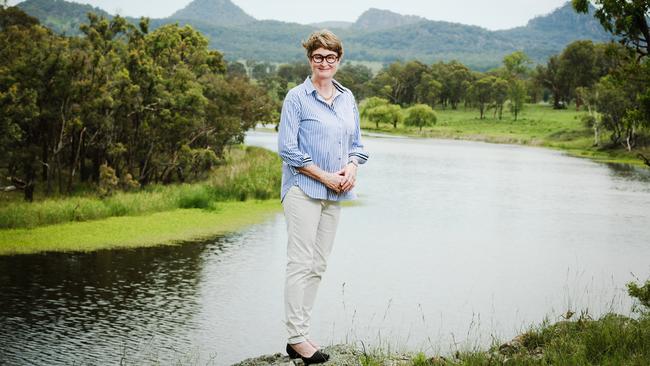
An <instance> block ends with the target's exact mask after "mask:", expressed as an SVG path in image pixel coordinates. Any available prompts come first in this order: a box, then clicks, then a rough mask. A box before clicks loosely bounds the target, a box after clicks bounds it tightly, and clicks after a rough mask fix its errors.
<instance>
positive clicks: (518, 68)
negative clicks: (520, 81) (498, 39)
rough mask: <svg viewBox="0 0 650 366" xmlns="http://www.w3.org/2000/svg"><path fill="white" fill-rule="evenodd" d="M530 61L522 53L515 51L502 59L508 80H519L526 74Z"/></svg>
mask: <svg viewBox="0 0 650 366" xmlns="http://www.w3.org/2000/svg"><path fill="white" fill-rule="evenodd" d="M531 63H532V61H531V60H530V58H529V57H528V55H526V54H525V53H524V52H523V51H515V52H513V53H511V54H509V55H506V56H505V57H504V58H503V66H504V67H505V70H506V75H507V78H508V79H513V78H521V77H524V76H526V74H528V72H529V69H528V67H529V66H530V64H531Z"/></svg>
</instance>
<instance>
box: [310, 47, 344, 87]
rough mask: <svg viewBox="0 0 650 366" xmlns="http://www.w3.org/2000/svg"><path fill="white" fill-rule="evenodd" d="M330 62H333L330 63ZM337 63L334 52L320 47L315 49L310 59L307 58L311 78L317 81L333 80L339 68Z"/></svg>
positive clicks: (336, 56) (337, 59)
mask: <svg viewBox="0 0 650 366" xmlns="http://www.w3.org/2000/svg"><path fill="white" fill-rule="evenodd" d="M328 59H329V61H328ZM317 61H320V62H317ZM331 61H333V62H332V63H330V62H331ZM339 62H340V60H339V58H338V55H337V53H336V52H334V51H330V50H328V49H325V48H322V47H321V48H318V49H316V50H315V51H314V52H312V53H311V57H310V58H309V66H311V74H312V77H315V78H318V79H331V78H333V77H334V74H336V69H337V68H338V66H339Z"/></svg>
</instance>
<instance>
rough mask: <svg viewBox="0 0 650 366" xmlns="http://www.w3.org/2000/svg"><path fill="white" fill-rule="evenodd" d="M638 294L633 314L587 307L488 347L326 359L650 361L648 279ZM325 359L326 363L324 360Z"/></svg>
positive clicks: (370, 363)
mask: <svg viewBox="0 0 650 366" xmlns="http://www.w3.org/2000/svg"><path fill="white" fill-rule="evenodd" d="M628 293H629V294H630V295H631V296H632V297H633V298H635V299H636V304H635V307H634V309H633V316H632V317H628V316H623V315H617V314H613V313H609V314H606V315H604V316H602V317H601V318H600V319H597V320H594V319H592V318H591V317H590V316H589V315H588V313H587V312H582V313H581V314H580V315H577V314H573V315H572V314H568V315H567V318H569V319H567V320H562V321H559V322H556V323H552V324H551V323H550V322H548V321H544V322H542V324H540V325H538V326H535V327H531V328H530V329H529V330H528V331H526V332H524V333H522V334H520V335H519V336H517V337H515V338H514V339H512V340H510V341H508V342H505V343H501V342H498V341H497V340H494V345H493V346H491V347H490V348H489V349H478V348H476V349H463V347H462V346H458V345H454V346H453V348H456V350H455V351H453V352H451V353H450V354H445V355H440V354H437V355H427V354H425V353H422V352H420V353H415V354H414V353H408V352H407V353H402V352H395V351H392V350H391V349H390V348H388V349H386V348H376V349H367V348H366V347H365V345H363V344H361V345H335V346H329V347H325V352H326V353H328V354H330V361H329V362H328V363H327V364H331V365H339V366H385V365H391V366H488V365H514V366H529V365H530V366H532V365H539V366H542V365H558V366H564V365H566V366H576V365H611V366H621V365H638V366H641V365H650V281H646V283H645V284H644V285H639V284H636V283H630V284H628ZM287 364H290V363H289V358H288V356H284V355H283V354H280V353H278V354H275V355H266V356H262V357H257V358H251V359H247V360H244V361H242V362H240V363H237V364H236V365H234V366H280V365H287ZM327 364H326V365H327Z"/></svg>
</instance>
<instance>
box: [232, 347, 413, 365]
mask: <svg viewBox="0 0 650 366" xmlns="http://www.w3.org/2000/svg"><path fill="white" fill-rule="evenodd" d="M323 351H324V352H325V353H328V354H329V355H330V360H329V361H328V362H327V363H325V364H324V365H325V366H327V365H336V366H360V365H361V361H360V359H361V358H362V357H363V351H361V350H357V349H355V348H354V347H352V346H347V345H335V346H330V347H325V348H324V349H323ZM410 359H411V358H410V357H408V356H405V355H404V356H400V355H394V356H391V357H389V358H387V359H385V360H384V365H386V366H392V365H395V366H397V365H408V364H410V362H409V360H410ZM300 365H303V363H302V360H300V359H297V360H291V359H289V356H287V355H285V354H281V353H276V354H274V355H264V356H260V357H256V358H249V359H247V360H244V361H242V362H239V363H237V364H235V365H233V366H300Z"/></svg>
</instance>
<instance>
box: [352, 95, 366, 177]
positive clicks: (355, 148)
mask: <svg viewBox="0 0 650 366" xmlns="http://www.w3.org/2000/svg"><path fill="white" fill-rule="evenodd" d="M353 103H354V104H353V108H354V128H355V130H354V135H353V136H352V146H350V150H349V151H348V161H352V162H355V163H356V164H365V163H366V161H368V153H367V152H366V151H365V150H364V149H363V144H362V143H361V125H360V120H359V109H358V108H357V103H356V102H353Z"/></svg>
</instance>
